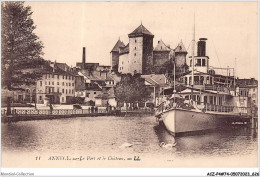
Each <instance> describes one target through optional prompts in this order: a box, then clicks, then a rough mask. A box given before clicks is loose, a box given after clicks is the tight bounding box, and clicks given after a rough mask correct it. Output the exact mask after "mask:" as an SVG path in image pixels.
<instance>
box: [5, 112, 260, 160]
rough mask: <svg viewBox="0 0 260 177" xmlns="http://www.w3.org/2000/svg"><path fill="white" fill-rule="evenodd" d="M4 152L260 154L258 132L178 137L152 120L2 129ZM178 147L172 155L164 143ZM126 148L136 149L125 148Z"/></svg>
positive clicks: (36, 123) (84, 121)
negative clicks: (127, 146)
mask: <svg viewBox="0 0 260 177" xmlns="http://www.w3.org/2000/svg"><path fill="white" fill-rule="evenodd" d="M1 126H2V152H12V151H16V152H19V153H20V154H21V155H26V152H28V151H31V152H39V151H40V152H44V153H54V152H57V153H63V154H66V153H67V154H68V153H69V154H80V153H82V154H86V153H88V154H91V153H101V152H102V153H107V154H109V153H110V154H120V153H125V152H127V153H130V154H136V153H142V154H146V155H149V156H151V157H152V156H154V155H163V156H165V155H166V156H169V157H170V156H172V157H173V156H174V157H176V156H179V157H184V156H207V157H211V156H214V155H215V156H232V155H234V154H240V155H245V154H252V153H256V152H257V132H256V131H255V130H251V129H245V128H241V127H240V128H231V129H229V130H221V131H215V132H211V133H205V134H200V135H194V136H183V137H176V138H175V139H174V137H173V136H172V135H170V134H169V133H168V132H167V131H166V129H165V127H164V125H162V124H160V125H158V122H156V121H155V118H154V117H153V116H150V117H87V118H86V117H85V118H84V117H80V118H71V119H59V120H41V121H26V122H17V123H11V124H2V125H1ZM175 141H176V143H177V145H176V146H175V147H173V148H172V149H171V150H166V149H164V148H161V147H160V146H159V145H160V143H161V142H165V143H166V144H171V143H174V142H175ZM124 143H130V144H133V146H131V147H129V148H120V146H121V145H122V144H124Z"/></svg>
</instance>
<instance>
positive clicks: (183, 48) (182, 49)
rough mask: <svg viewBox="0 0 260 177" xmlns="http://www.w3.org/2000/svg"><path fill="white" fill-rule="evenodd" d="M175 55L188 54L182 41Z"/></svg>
mask: <svg viewBox="0 0 260 177" xmlns="http://www.w3.org/2000/svg"><path fill="white" fill-rule="evenodd" d="M174 51H175V53H188V52H187V50H186V49H185V47H184V45H183V43H182V41H181V42H180V43H179V44H178V46H177V47H176V48H175V49H174Z"/></svg>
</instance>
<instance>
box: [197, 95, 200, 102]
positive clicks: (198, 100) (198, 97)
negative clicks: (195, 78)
mask: <svg viewBox="0 0 260 177" xmlns="http://www.w3.org/2000/svg"><path fill="white" fill-rule="evenodd" d="M197 103H198V104H200V96H199V95H197Z"/></svg>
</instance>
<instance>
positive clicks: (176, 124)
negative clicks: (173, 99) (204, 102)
mask: <svg viewBox="0 0 260 177" xmlns="http://www.w3.org/2000/svg"><path fill="white" fill-rule="evenodd" d="M234 117H235V116H234V115H223V114H222V115H219V114H213V113H204V112H196V111H191V110H182V109H172V110H169V111H166V112H164V113H163V114H162V115H161V120H162V121H163V123H164V125H165V127H166V129H167V130H168V131H169V132H170V133H171V134H173V135H178V134H182V133H188V132H196V131H197V132H200V131H205V130H212V129H216V128H219V127H223V126H227V125H229V124H231V123H232V119H233V118H234Z"/></svg>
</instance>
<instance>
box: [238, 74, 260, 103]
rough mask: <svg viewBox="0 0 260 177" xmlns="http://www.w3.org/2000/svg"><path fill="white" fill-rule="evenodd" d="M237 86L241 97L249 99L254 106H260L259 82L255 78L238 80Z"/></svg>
mask: <svg viewBox="0 0 260 177" xmlns="http://www.w3.org/2000/svg"><path fill="white" fill-rule="evenodd" d="M237 86H238V87H237V95H238V96H239V97H241V98H245V97H249V98H250V99H251V102H252V103H253V104H255V105H258V81H257V80H256V79H255V78H250V79H237Z"/></svg>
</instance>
